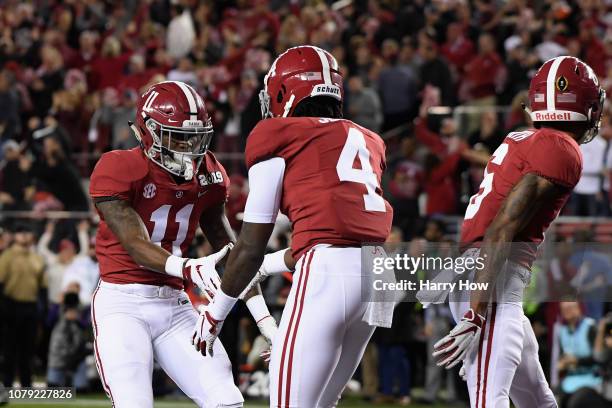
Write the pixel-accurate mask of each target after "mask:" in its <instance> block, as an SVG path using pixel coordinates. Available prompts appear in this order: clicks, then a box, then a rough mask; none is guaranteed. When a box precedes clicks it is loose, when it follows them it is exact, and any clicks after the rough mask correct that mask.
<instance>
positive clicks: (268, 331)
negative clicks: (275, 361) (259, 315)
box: [257, 316, 278, 363]
mask: <svg viewBox="0 0 612 408" xmlns="http://www.w3.org/2000/svg"><path fill="white" fill-rule="evenodd" d="M257 328H258V329H259V332H260V333H261V335H262V336H264V337H265V338H266V341H267V342H268V344H269V345H270V347H268V349H267V350H265V351H263V352H262V353H261V354H260V355H259V356H260V357H261V358H262V360H263V361H265V362H266V363H268V362H270V358H271V357H272V339H274V336H276V332H277V331H278V326H277V325H276V320H274V318H273V317H272V316H267V317H264V318H263V319H262V320H260V321H258V322H257Z"/></svg>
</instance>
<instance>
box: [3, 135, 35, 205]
mask: <svg viewBox="0 0 612 408" xmlns="http://www.w3.org/2000/svg"><path fill="white" fill-rule="evenodd" d="M2 151H3V155H4V166H3V167H2V191H0V202H1V203H2V208H3V209H4V210H28V209H30V202H31V200H32V197H33V195H34V190H35V189H34V180H33V178H32V174H31V171H30V170H31V167H32V160H31V159H30V158H29V157H28V156H27V155H25V154H22V153H21V147H20V146H19V145H18V144H17V143H16V142H15V141H13V140H9V141H8V142H6V143H5V144H4V145H3V146H2Z"/></svg>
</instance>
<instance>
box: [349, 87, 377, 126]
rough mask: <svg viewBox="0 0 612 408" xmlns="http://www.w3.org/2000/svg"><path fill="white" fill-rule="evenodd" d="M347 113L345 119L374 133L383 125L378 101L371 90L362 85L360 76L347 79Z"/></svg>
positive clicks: (375, 94)
mask: <svg viewBox="0 0 612 408" xmlns="http://www.w3.org/2000/svg"><path fill="white" fill-rule="evenodd" d="M347 112H348V115H347V116H346V117H347V119H350V120H352V121H353V122H355V123H357V124H358V125H361V126H363V127H365V128H366V129H370V130H372V131H374V132H377V133H378V132H379V131H380V127H381V125H382V123H383V115H382V110H381V103H380V99H379V97H378V94H377V93H376V92H375V91H374V90H373V89H372V88H370V87H368V86H365V85H364V83H363V79H362V78H361V77H360V76H352V77H350V78H349V79H348V107H347Z"/></svg>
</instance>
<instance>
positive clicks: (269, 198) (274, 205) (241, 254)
mask: <svg viewBox="0 0 612 408" xmlns="http://www.w3.org/2000/svg"><path fill="white" fill-rule="evenodd" d="M284 170H285V162H284V160H283V159H281V158H273V159H270V160H266V161H264V162H261V163H257V164H256V165H254V166H252V167H251V169H250V170H249V186H250V188H251V192H250V194H249V197H248V199H247V204H246V208H245V214H244V222H243V224H242V229H241V231H240V236H239V237H238V241H237V242H236V245H235V246H234V248H233V249H232V251H231V253H230V255H229V258H228V261H227V264H226V267H225V273H224V274H223V280H222V283H221V289H220V290H219V291H217V293H216V294H215V300H214V302H213V303H212V304H211V305H210V307H209V309H208V310H207V311H205V312H204V314H203V315H202V316H201V317H200V319H201V320H202V324H201V325H200V327H199V328H198V327H197V326H196V332H195V333H194V345H195V346H196V349H197V350H200V351H201V352H202V353H203V354H206V352H209V353H210V352H212V345H213V343H214V341H215V339H216V337H217V335H218V333H219V332H220V330H221V325H222V322H223V320H225V318H226V316H227V315H228V314H229V312H230V311H231V309H232V308H233V306H234V304H235V303H236V301H237V300H238V297H239V295H240V294H241V293H242V291H243V290H244V289H245V288H246V287H247V286H248V285H249V283H250V282H252V281H253V278H254V277H255V275H256V273H257V272H258V270H259V269H260V267H261V265H262V263H264V254H265V251H266V247H267V243H268V240H269V239H270V235H271V234H272V230H273V229H274V223H275V221H276V216H277V214H278V209H279V205H280V197H281V193H282V181H283V176H284ZM272 255H273V257H272V258H273V259H274V260H275V262H277V263H281V264H282V265H281V266H280V268H281V269H285V270H288V269H289V266H291V265H286V264H285V263H284V260H285V256H286V252H280V251H279V252H278V253H275V254H272ZM272 258H269V259H272ZM281 260H282V262H281ZM283 266H284V268H282V267H283ZM256 298H259V296H256V297H254V298H252V299H249V302H247V306H249V310H250V311H251V314H253V318H254V319H255V320H256V321H257V322H258V326H259V328H260V330H261V329H262V327H261V325H260V323H261V322H262V321H263V320H262V319H266V318H267V317H269V312H267V307H266V308H265V310H264V309H259V307H258V306H254V305H252V304H249V303H250V302H251V301H252V300H253V299H256ZM261 300H262V301H263V297H261ZM263 306H265V303H263ZM268 320H270V321H271V320H273V319H268ZM274 326H276V325H275V324H274ZM262 334H264V335H266V333H264V330H262ZM266 337H268V336H266ZM269 338H271V337H269Z"/></svg>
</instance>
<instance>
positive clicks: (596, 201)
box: [568, 135, 606, 216]
mask: <svg viewBox="0 0 612 408" xmlns="http://www.w3.org/2000/svg"><path fill="white" fill-rule="evenodd" d="M580 151H581V152H582V175H581V176H580V180H578V184H576V187H574V192H573V193H572V195H571V197H570V201H569V204H568V205H569V209H570V211H571V214H572V215H579V216H595V215H601V214H602V213H604V211H605V209H604V207H605V201H604V198H603V177H604V171H605V162H604V160H605V153H606V141H605V140H604V139H603V138H602V137H601V136H599V135H598V136H596V137H595V138H594V139H593V140H592V141H590V142H589V143H586V144H581V145H580Z"/></svg>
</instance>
